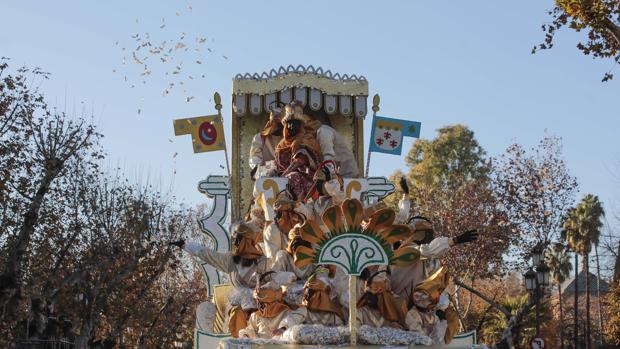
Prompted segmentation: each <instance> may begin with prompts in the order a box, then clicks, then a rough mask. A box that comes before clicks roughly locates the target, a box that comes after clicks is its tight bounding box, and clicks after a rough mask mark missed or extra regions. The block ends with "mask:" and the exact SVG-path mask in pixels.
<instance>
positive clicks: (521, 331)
mask: <svg viewBox="0 0 620 349" xmlns="http://www.w3.org/2000/svg"><path fill="white" fill-rule="evenodd" d="M528 301H529V298H528V295H527V294H524V295H521V296H515V297H506V298H504V299H503V300H502V301H500V302H498V303H499V304H500V305H501V306H502V307H504V309H506V310H507V311H509V312H510V314H512V315H513V316H514V315H516V313H517V312H518V311H519V310H521V309H522V308H523V307H525V306H526V305H527V304H528ZM541 305H542V307H543V309H546V308H547V306H548V302H547V301H543V303H542V304H541ZM547 314H548V312H547V311H543V312H542V316H541V318H540V320H541V322H543V323H545V322H546V321H547V320H548V319H549V316H548V315H547ZM508 321H509V319H508V318H507V317H506V315H504V313H502V312H500V311H497V310H495V311H493V312H491V313H490V314H489V317H488V320H486V322H485V324H484V327H483V328H482V335H483V336H484V339H485V342H487V343H497V342H498V341H499V340H500V339H501V338H502V334H503V332H504V330H505V329H506V327H508ZM513 333H514V338H513V340H514V346H515V348H527V347H528V345H529V340H530V338H532V337H534V335H535V334H536V312H535V311H534V307H533V306H531V307H530V308H529V309H528V310H527V313H526V314H525V316H524V317H523V318H522V320H521V322H520V323H518V324H517V326H515V328H514V331H513Z"/></svg>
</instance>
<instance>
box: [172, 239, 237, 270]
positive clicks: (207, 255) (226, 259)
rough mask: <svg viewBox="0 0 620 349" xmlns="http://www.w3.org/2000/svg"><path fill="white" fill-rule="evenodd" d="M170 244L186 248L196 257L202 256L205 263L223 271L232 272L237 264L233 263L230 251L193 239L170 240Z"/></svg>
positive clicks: (186, 250)
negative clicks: (204, 244)
mask: <svg viewBox="0 0 620 349" xmlns="http://www.w3.org/2000/svg"><path fill="white" fill-rule="evenodd" d="M170 245H174V246H177V247H179V248H181V249H183V250H185V252H187V253H189V254H190V255H192V256H194V257H197V258H200V259H201V260H203V261H204V262H205V263H208V264H209V265H211V266H213V267H214V268H215V269H217V270H219V271H221V272H223V273H230V272H232V271H234V270H235V264H234V263H233V260H232V255H231V253H230V252H216V251H213V250H210V249H208V248H206V247H204V246H202V245H200V244H199V243H196V242H193V241H188V242H185V240H183V239H181V240H178V241H174V242H170Z"/></svg>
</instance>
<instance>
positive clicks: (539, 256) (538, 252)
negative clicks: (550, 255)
mask: <svg viewBox="0 0 620 349" xmlns="http://www.w3.org/2000/svg"><path fill="white" fill-rule="evenodd" d="M544 255H545V249H544V248H543V247H542V245H541V244H540V243H538V244H536V246H534V248H533V249H532V262H533V263H534V266H537V265H539V264H540V263H542V261H543V258H544Z"/></svg>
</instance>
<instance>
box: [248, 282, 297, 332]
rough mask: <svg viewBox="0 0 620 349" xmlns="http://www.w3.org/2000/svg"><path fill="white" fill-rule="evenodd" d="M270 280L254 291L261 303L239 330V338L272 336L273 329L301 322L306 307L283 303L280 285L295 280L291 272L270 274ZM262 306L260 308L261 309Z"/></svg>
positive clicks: (284, 328)
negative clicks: (291, 306)
mask: <svg viewBox="0 0 620 349" xmlns="http://www.w3.org/2000/svg"><path fill="white" fill-rule="evenodd" d="M272 275H273V276H272V280H271V281H269V282H268V283H267V284H265V285H263V286H261V287H260V288H258V289H257V290H255V291H254V297H255V298H256V300H257V301H258V302H262V303H260V304H261V305H262V306H261V305H259V310H257V311H255V312H253V313H252V315H250V319H249V320H248V323H247V327H246V328H244V329H242V330H240V331H239V338H265V339H270V338H274V335H273V332H274V331H275V330H286V329H289V328H291V327H293V326H295V325H299V324H301V323H303V321H304V319H305V318H306V315H307V313H306V309H305V308H304V307H299V308H297V309H291V308H290V307H289V306H287V305H285V304H284V303H283V299H282V287H283V286H286V285H290V284H291V283H292V282H293V281H294V280H295V275H293V273H287V272H284V273H275V274H272ZM261 308H262V309H261Z"/></svg>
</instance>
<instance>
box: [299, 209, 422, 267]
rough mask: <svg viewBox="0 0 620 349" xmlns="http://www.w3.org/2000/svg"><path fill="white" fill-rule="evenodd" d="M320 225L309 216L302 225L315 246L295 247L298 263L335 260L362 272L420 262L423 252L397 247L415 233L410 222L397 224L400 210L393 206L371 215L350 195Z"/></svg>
mask: <svg viewBox="0 0 620 349" xmlns="http://www.w3.org/2000/svg"><path fill="white" fill-rule="evenodd" d="M321 218H322V222H323V225H320V224H319V223H318V222H317V221H315V220H312V219H309V220H306V221H305V222H304V224H303V225H302V226H301V227H300V229H299V233H300V235H301V238H302V239H303V240H306V241H308V242H310V244H311V245H312V246H313V247H312V248H309V247H306V246H299V247H298V248H297V249H296V250H295V265H296V266H297V267H300V268H301V267H304V266H307V265H309V264H317V265H318V264H334V265H337V266H339V267H341V268H343V269H344V270H345V271H346V272H347V274H349V275H360V273H361V272H362V270H364V268H365V267H367V266H370V265H394V266H405V265H408V264H411V263H414V262H416V261H417V260H419V258H420V252H419V251H418V250H417V249H416V248H413V247H410V246H409V247H408V246H404V245H405V244H402V245H403V246H401V247H399V248H398V249H395V250H394V249H393V248H392V246H394V243H395V242H398V241H403V240H407V239H408V238H410V237H411V236H412V235H413V229H412V228H411V227H410V226H408V225H403V224H394V220H395V218H396V214H395V213H394V211H393V210H392V209H389V208H386V209H380V210H377V211H376V212H374V213H373V214H372V215H370V217H369V218H368V219H365V217H364V207H363V206H362V203H361V202H360V201H359V200H357V199H347V200H344V202H343V203H342V204H341V205H333V206H330V207H329V208H327V209H326V210H325V212H324V213H323V216H322V217H321Z"/></svg>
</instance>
